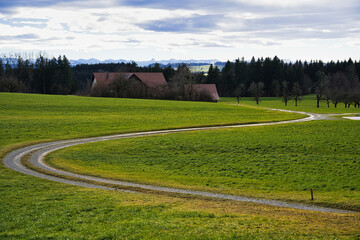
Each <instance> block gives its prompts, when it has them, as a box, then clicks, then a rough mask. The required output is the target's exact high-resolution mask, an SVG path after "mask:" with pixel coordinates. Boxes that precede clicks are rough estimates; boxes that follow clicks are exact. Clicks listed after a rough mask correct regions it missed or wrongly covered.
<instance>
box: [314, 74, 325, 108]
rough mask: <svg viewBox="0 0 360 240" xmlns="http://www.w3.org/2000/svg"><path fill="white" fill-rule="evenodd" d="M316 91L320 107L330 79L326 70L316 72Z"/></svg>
mask: <svg viewBox="0 0 360 240" xmlns="http://www.w3.org/2000/svg"><path fill="white" fill-rule="evenodd" d="M315 75H316V82H315V93H316V107H317V108H318V107H320V101H321V99H322V97H323V94H324V91H325V89H326V88H327V87H328V81H327V78H326V75H325V73H324V72H321V71H317V72H316V74H315Z"/></svg>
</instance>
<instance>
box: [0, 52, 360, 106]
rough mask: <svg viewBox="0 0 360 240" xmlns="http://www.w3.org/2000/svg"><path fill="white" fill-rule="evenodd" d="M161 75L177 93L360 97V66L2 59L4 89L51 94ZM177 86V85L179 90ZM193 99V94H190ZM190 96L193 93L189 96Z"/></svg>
mask: <svg viewBox="0 0 360 240" xmlns="http://www.w3.org/2000/svg"><path fill="white" fill-rule="evenodd" d="M98 71H109V72H162V73H163V74H164V76H165V78H166V80H167V82H168V83H169V85H170V86H171V88H172V89H182V90H181V91H182V92H184V91H185V90H184V87H179V86H180V85H182V86H185V85H189V84H194V83H214V84H216V86H217V89H218V92H219V95H220V96H237V97H238V98H240V97H241V96H253V97H254V98H255V100H256V101H257V102H258V101H259V98H260V97H261V96H267V97H268V96H273V97H282V99H283V101H284V103H285V104H287V102H288V100H289V99H291V98H294V100H295V103H297V102H298V100H299V99H300V96H301V95H305V94H316V96H317V102H318V104H319V102H320V101H321V100H324V101H326V102H327V104H328V105H329V106H330V104H331V103H332V104H333V105H334V106H337V104H338V103H339V102H344V103H345V105H346V107H348V106H350V105H356V106H358V104H356V102H357V98H358V96H359V76H360V62H356V61H355V62H353V61H352V60H351V59H349V60H347V61H341V62H340V61H337V62H328V63H326V64H325V63H323V62H322V61H311V62H306V61H305V62H301V61H296V62H295V63H286V62H284V61H282V60H280V59H279V58H278V57H276V56H275V57H274V58H265V59H263V58H258V59H257V60H256V59H255V58H254V57H253V58H252V59H251V61H250V62H247V61H245V60H244V59H243V58H242V59H236V60H235V61H234V62H230V61H228V62H227V63H226V64H225V65H224V67H223V68H222V69H220V68H218V67H217V66H213V65H210V68H209V71H208V74H207V75H206V74H205V73H203V72H201V73H192V72H191V71H190V70H189V68H188V67H187V66H186V65H185V64H182V65H179V66H178V67H177V69H174V68H173V67H171V66H170V65H168V66H161V65H159V64H154V65H151V66H148V67H139V66H138V65H137V64H136V63H135V62H132V63H110V64H82V65H77V66H74V67H71V66H70V63H69V61H68V59H67V58H66V56H59V57H58V58H52V59H48V58H45V57H44V56H39V57H38V58H36V59H35V60H33V61H32V60H29V59H24V58H22V57H16V58H4V59H0V91H9V92H14V91H15V92H29V93H46V94H86V95H89V94H90V93H91V92H90V91H91V88H90V86H91V77H92V73H93V72H98ZM175 86H177V87H175ZM181 91H180V90H177V92H178V93H176V94H170V95H171V97H170V96H169V94H165V95H167V97H165V98H171V99H172V98H175V99H179V98H184V99H186V97H185V95H186V94H184V93H181ZM188 95H189V94H188ZM190 95H191V94H190Z"/></svg>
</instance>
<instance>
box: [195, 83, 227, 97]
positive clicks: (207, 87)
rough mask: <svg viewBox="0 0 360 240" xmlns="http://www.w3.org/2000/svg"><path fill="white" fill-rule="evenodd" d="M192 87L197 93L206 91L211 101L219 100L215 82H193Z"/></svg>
mask: <svg viewBox="0 0 360 240" xmlns="http://www.w3.org/2000/svg"><path fill="white" fill-rule="evenodd" d="M192 87H193V88H194V90H195V91H196V92H198V93H201V92H203V93H207V94H209V95H210V97H211V99H212V100H213V101H219V100H220V97H219V94H218V91H217V88H216V85H215V84H193V85H192Z"/></svg>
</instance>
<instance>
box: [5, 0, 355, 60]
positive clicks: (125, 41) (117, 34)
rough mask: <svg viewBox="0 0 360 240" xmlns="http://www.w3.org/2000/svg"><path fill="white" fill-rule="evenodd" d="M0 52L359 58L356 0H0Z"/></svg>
mask: <svg viewBox="0 0 360 240" xmlns="http://www.w3.org/2000/svg"><path fill="white" fill-rule="evenodd" d="M0 54H1V55H7V56H9V55H12V54H22V55H23V56H33V57H36V56H38V55H39V54H43V55H45V56H47V57H54V56H55V57H57V56H59V55H66V56H67V57H68V58H69V59H74V60H76V59H80V58H83V59H88V58H96V59H99V60H105V59H126V60H135V61H141V60H150V59H156V60H162V59H182V60H188V59H217V60H220V61H226V60H234V59H236V58H242V57H244V58H245V59H251V57H252V56H255V58H258V57H274V56H275V55H276V56H278V57H279V58H281V59H288V60H292V61H295V60H303V61H304V60H323V61H330V60H334V61H336V60H345V59H349V58H352V59H353V60H357V61H359V60H360V1H359V0H341V1H336V0H246V1H245V0H222V1H219V0H216V1H215V0H177V1H172V0H167V1H164V0H149V1H146V0H85V1H84V0H81V1H80V0H0Z"/></svg>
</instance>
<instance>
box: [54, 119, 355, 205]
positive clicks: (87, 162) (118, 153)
mask: <svg viewBox="0 0 360 240" xmlns="http://www.w3.org/2000/svg"><path fill="white" fill-rule="evenodd" d="M329 129H331V131H329ZM359 133H360V125H359V124H358V122H356V121H351V120H337V121H316V122H307V123H298V124H289V125H283V126H280V125H279V126H266V127H251V128H242V129H231V130H217V131H206V132H192V133H181V134H169V135H162V136H152V137H143V138H136V139H121V140H113V141H106V142H100V143H91V144H86V145H79V146H76V147H71V148H66V149H63V150H60V151H57V152H55V153H52V154H50V155H49V158H48V160H49V163H50V164H52V165H55V166H56V167H58V168H63V169H66V170H70V171H73V172H82V173H86V174H90V175H94V174H95V175H96V176H103V177H106V178H113V179H120V180H128V181H134V182H140V183H148V184H155V185H165V186H171V187H180V188H189V189H195V190H204V189H205V190H208V191H213V192H222V193H231V194H238V195H246V196H251V197H264V198H274V199H282V200H287V201H289V200H290V201H300V202H307V203H311V200H310V192H309V189H310V188H313V189H314V190H315V195H316V197H315V201H314V203H315V204H319V205H325V206H332V207H338V208H345V209H352V210H357V211H360V176H359V174H358V173H359V172H360V160H359V159H360V151H359V147H360V145H359V143H358V136H359Z"/></svg>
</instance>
